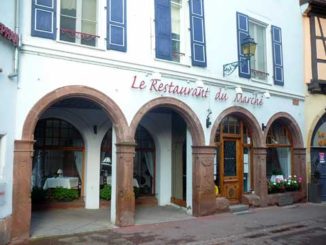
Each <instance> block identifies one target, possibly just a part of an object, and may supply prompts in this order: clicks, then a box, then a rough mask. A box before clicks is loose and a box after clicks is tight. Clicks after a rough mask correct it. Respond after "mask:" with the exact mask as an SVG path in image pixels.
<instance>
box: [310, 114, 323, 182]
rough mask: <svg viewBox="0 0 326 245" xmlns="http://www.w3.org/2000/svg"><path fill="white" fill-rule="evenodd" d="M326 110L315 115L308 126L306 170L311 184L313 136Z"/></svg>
mask: <svg viewBox="0 0 326 245" xmlns="http://www.w3.org/2000/svg"><path fill="white" fill-rule="evenodd" d="M325 115H326V114H325V110H324V109H323V110H321V111H320V112H319V113H318V114H316V115H315V117H314V118H313V119H312V120H311V123H310V124H309V123H308V124H309V125H306V130H307V139H306V146H307V149H306V161H307V162H306V168H307V181H308V182H311V174H312V173H311V171H312V169H311V164H312V162H311V146H312V141H313V134H314V131H315V129H316V127H317V124H318V122H319V121H320V120H321V119H322V117H323V116H325Z"/></svg>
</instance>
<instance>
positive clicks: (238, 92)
mask: <svg viewBox="0 0 326 245" xmlns="http://www.w3.org/2000/svg"><path fill="white" fill-rule="evenodd" d="M235 94H243V91H242V88H241V87H240V86H238V87H235Z"/></svg>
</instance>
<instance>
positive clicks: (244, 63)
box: [236, 12, 284, 86]
mask: <svg viewBox="0 0 326 245" xmlns="http://www.w3.org/2000/svg"><path fill="white" fill-rule="evenodd" d="M236 16H237V44H238V47H237V48H238V60H239V62H241V65H239V77H243V78H247V79H250V78H255V79H258V80H261V81H267V77H268V75H269V74H268V72H267V61H268V60H269V59H273V80H274V84H275V85H281V86H283V85H284V74H283V73H284V71H283V70H284V68H283V49H282V30H281V28H280V27H277V26H273V25H271V35H270V37H271V39H272V43H271V44H272V47H271V49H272V54H273V56H272V57H267V55H266V54H267V51H266V50H267V49H268V47H267V45H266V35H267V32H266V30H267V26H268V25H267V24H264V23H262V22H260V21H258V20H254V19H251V18H250V17H249V16H248V15H245V14H243V13H239V12H237V15H236ZM248 35H249V36H250V37H251V38H253V39H254V40H255V42H256V43H257V47H256V54H255V56H254V57H251V59H247V58H246V57H245V55H244V54H243V53H242V48H241V45H242V43H243V40H244V39H245V38H247V37H248Z"/></svg>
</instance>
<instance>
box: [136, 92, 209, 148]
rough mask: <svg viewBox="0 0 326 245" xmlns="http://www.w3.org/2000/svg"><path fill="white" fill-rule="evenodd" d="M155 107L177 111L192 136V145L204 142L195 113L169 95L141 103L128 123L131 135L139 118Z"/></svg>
mask: <svg viewBox="0 0 326 245" xmlns="http://www.w3.org/2000/svg"><path fill="white" fill-rule="evenodd" d="M157 107H168V108H171V109H173V110H175V111H176V112H178V113H179V114H180V115H181V116H182V117H183V118H184V120H185V121H186V123H187V125H188V127H189V130H190V132H191V135H192V137H193V144H194V146H202V145H204V144H205V138H204V131H203V128H202V126H201V123H200V120H199V119H198V117H197V115H196V114H195V113H194V112H193V110H192V109H191V108H190V107H189V106H188V105H187V104H185V103H184V102H182V101H180V100H177V99H174V98H169V97H161V98H157V99H153V100H151V101H149V102H148V103H146V104H145V105H143V106H142V107H141V108H140V109H139V110H138V112H137V113H136V115H135V116H134V118H133V120H132V121H131V124H130V130H131V131H130V135H131V136H134V135H135V133H136V129H137V126H138V124H139V122H140V120H141V119H142V118H143V116H144V115H145V114H146V113H147V112H149V111H150V110H152V109H154V108H157Z"/></svg>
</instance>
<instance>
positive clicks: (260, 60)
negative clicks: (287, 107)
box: [249, 19, 268, 80]
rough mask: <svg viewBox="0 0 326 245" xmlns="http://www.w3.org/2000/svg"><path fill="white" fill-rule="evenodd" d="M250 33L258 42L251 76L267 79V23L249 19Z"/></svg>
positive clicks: (252, 60) (252, 62) (252, 61)
mask: <svg viewBox="0 0 326 245" xmlns="http://www.w3.org/2000/svg"><path fill="white" fill-rule="evenodd" d="M249 35H250V37H252V38H253V39H254V40H255V42H256V43H257V47H256V53H255V56H254V57H252V58H251V77H252V78H256V79H259V80H266V79H267V75H268V74H267V65H266V25H264V24H262V23H258V22H256V21H254V20H250V19H249Z"/></svg>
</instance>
